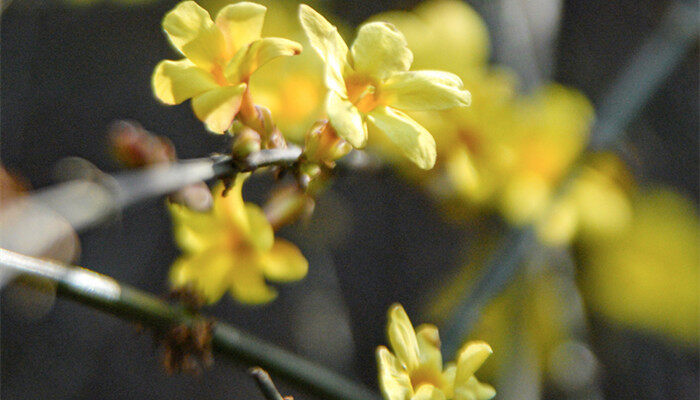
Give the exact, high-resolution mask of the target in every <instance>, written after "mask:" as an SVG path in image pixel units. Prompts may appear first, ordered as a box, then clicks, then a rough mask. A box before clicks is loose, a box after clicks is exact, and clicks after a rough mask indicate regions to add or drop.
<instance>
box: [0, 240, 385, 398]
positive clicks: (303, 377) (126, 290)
mask: <svg viewBox="0 0 700 400" xmlns="http://www.w3.org/2000/svg"><path fill="white" fill-rule="evenodd" d="M0 269H2V270H4V272H10V273H13V274H23V275H29V276H33V277H40V278H45V279H48V280H49V281H51V282H54V283H56V284H57V294H58V295H59V296H62V297H65V298H68V299H71V300H74V301H76V302H78V303H81V304H84V305H87V306H90V307H92V308H94V309H97V310H100V311H103V312H106V313H109V314H112V315H114V316H117V317H119V318H123V319H127V320H131V321H135V322H138V323H139V324H142V325H144V326H148V327H152V328H168V327H172V326H174V325H180V324H185V325H188V326H192V325H193V324H194V322H196V321H198V320H199V319H200V318H202V317H198V316H196V315H192V314H189V313H187V312H186V311H184V310H183V309H182V308H181V307H174V306H171V305H170V304H168V303H166V302H164V301H163V300H161V299H159V298H158V297H156V296H153V295H151V294H148V293H146V292H143V291H140V290H138V289H136V288H133V287H130V286H128V285H123V284H120V283H119V282H117V281H116V280H114V279H113V278H110V277H108V276H105V275H101V274H98V273H96V272H94V271H91V270H88V269H85V268H80V267H67V266H65V265H62V264H59V263H55V262H51V261H46V260H41V259H38V258H34V257H28V256H25V255H21V254H18V253H15V252H12V251H9V250H5V249H0ZM212 345H213V349H214V351H216V352H218V353H219V354H221V355H224V356H227V357H229V358H232V359H234V360H237V361H241V362H243V363H246V364H248V365H260V366H262V367H263V368H265V369H267V370H269V371H271V372H273V373H275V374H276V375H277V376H280V377H281V378H284V379H287V380H289V381H290V382H291V383H294V384H297V385H298V386H299V387H300V388H302V389H305V390H307V391H309V392H310V393H312V394H315V395H318V396H319V397H321V398H324V399H331V400H377V399H378V398H379V396H378V395H377V394H375V393H374V392H372V391H370V390H369V389H367V388H365V387H363V386H361V385H359V384H357V383H355V382H352V381H350V380H348V379H347V378H345V377H343V376H341V375H339V374H337V373H335V372H332V371H330V370H328V369H326V368H324V367H322V366H319V365H316V364H314V363H312V362H310V361H307V360H305V359H303V358H301V357H299V356H297V355H295V354H293V353H290V352H288V351H286V350H284V349H282V348H279V347H277V346H275V345H272V344H270V343H266V342H264V341H262V340H260V339H258V338H256V337H254V336H252V335H249V334H247V333H245V332H242V331H240V330H238V329H236V328H234V327H233V326H230V325H227V324H225V323H216V324H215V325H214V327H213V331H212Z"/></svg>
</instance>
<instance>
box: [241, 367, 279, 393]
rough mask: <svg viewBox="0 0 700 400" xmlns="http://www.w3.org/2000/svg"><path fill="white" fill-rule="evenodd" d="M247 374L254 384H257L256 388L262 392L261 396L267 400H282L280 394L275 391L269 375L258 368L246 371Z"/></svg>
mask: <svg viewBox="0 0 700 400" xmlns="http://www.w3.org/2000/svg"><path fill="white" fill-rule="evenodd" d="M248 374H250V376H252V377H253V379H255V383H257V384H258V388H260V391H261V392H262V394H263V396H265V399H267V400H284V398H283V397H282V395H281V394H280V392H278V391H277V388H276V387H275V384H274V383H273V382H272V379H271V378H270V374H268V373H267V372H265V370H264V369H262V368H260V367H253V368H251V369H249V370H248Z"/></svg>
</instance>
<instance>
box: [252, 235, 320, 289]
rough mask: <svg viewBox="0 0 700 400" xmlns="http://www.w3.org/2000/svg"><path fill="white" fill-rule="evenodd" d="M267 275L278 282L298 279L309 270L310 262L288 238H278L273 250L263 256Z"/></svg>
mask: <svg viewBox="0 0 700 400" xmlns="http://www.w3.org/2000/svg"><path fill="white" fill-rule="evenodd" d="M262 261H263V272H264V273H265V277H266V278H267V279H269V280H271V281H276V282H291V281H297V280H299V279H301V278H303V277H304V276H306V272H307V271H308V270H309V262H308V261H306V258H304V256H303V255H302V254H301V251H299V248H298V247H296V246H295V245H293V244H292V243H289V242H287V241H286V240H282V239H277V240H275V244H274V245H273V246H272V250H270V252H269V253H266V254H264V255H263V257H262Z"/></svg>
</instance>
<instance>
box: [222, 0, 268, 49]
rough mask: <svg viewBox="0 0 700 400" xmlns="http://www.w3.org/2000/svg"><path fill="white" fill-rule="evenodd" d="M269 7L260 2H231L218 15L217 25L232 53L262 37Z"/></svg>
mask: <svg viewBox="0 0 700 400" xmlns="http://www.w3.org/2000/svg"><path fill="white" fill-rule="evenodd" d="M266 11H267V8H266V7H265V6H262V5H260V4H256V3H250V2H247V1H242V2H240V3H236V4H230V5H228V6H226V7H224V8H222V9H221V11H219V13H218V14H217V15H216V25H217V26H218V27H219V29H220V30H221V32H222V33H223V35H224V38H225V40H226V43H227V44H228V51H229V53H230V54H231V55H233V54H236V52H238V50H240V49H242V48H243V47H245V46H247V45H248V44H250V43H252V42H253V41H255V40H257V39H260V32H262V28H263V22H264V21H265V12H266Z"/></svg>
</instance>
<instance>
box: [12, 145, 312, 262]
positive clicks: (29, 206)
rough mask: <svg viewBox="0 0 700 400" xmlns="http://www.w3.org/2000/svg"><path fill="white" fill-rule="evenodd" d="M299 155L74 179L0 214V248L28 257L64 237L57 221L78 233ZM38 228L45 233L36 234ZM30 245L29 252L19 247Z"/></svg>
mask: <svg viewBox="0 0 700 400" xmlns="http://www.w3.org/2000/svg"><path fill="white" fill-rule="evenodd" d="M300 155H301V149H300V148H298V147H289V148H285V149H273V150H261V151H259V152H256V153H252V154H250V155H249V156H248V157H247V158H245V159H243V160H234V159H233V158H231V157H230V156H221V155H219V156H212V157H207V158H199V159H193V160H184V161H178V162H173V163H167V164H156V165H154V166H151V167H147V168H143V169H141V170H138V171H132V172H125V173H122V174H118V175H108V174H100V176H99V178H98V179H95V180H85V179H82V180H72V181H69V182H65V183H61V184H58V185H54V186H51V187H48V188H46V189H41V190H37V191H35V192H33V193H32V194H31V195H30V196H27V197H25V198H23V199H22V201H18V202H15V203H13V204H10V205H8V206H7V207H4V208H3V209H2V210H0V221H2V229H0V246H2V247H6V248H10V249H13V250H17V251H22V252H27V253H30V254H43V252H44V250H45V249H48V248H51V247H52V246H53V245H54V244H55V243H57V242H59V241H60V240H62V239H63V238H64V237H65V234H66V232H65V230H59V229H52V226H53V225H54V224H52V222H51V221H55V220H56V219H57V217H60V219H61V220H62V221H64V222H67V224H69V225H70V226H71V227H72V228H73V229H74V230H75V231H82V230H85V229H87V228H90V227H93V226H95V225H97V224H99V223H102V222H104V221H105V220H107V219H108V218H110V217H112V216H114V215H116V214H118V213H119V212H120V211H121V210H123V209H124V208H126V207H129V206H131V205H133V204H135V203H138V202H140V201H143V200H147V199H151V198H157V197H160V196H163V195H166V194H169V193H172V192H175V191H177V190H178V189H181V188H183V187H185V186H188V185H191V184H194V183H197V182H201V181H206V180H210V179H213V178H219V177H225V176H230V175H232V174H235V173H237V172H244V171H253V170H256V169H258V168H262V167H266V166H270V165H281V166H288V165H291V164H294V163H295V162H296V161H297V160H298V159H299V156H300ZM36 226H42V227H44V229H42V230H38V231H37V230H36V229H35V227H36ZM23 243H31V252H30V251H28V250H25V249H24V248H22V247H16V246H15V245H19V246H21V245H22V244H23Z"/></svg>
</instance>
